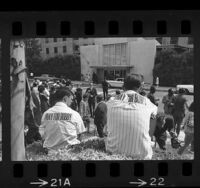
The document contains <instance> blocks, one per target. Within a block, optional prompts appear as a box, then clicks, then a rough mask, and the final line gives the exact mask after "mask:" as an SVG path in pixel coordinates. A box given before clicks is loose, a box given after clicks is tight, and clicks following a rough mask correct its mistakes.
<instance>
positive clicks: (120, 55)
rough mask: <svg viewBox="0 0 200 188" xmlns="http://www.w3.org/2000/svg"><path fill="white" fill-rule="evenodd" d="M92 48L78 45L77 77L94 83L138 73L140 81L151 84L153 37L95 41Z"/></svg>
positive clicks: (154, 49)
mask: <svg viewBox="0 0 200 188" xmlns="http://www.w3.org/2000/svg"><path fill="white" fill-rule="evenodd" d="M94 44H95V45H88V46H80V57H81V74H82V76H83V77H84V78H88V77H89V78H91V77H92V74H93V73H96V75H97V77H98V81H99V82H101V81H102V80H103V79H104V78H106V79H116V78H119V77H125V76H126V74H128V73H134V74H142V75H143V76H144V81H145V82H147V83H152V82H153V67H154V60H155V55H156V46H157V45H159V43H158V42H157V40H155V38H148V39H145V38H95V39H94Z"/></svg>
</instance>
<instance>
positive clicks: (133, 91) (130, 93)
mask: <svg viewBox="0 0 200 188" xmlns="http://www.w3.org/2000/svg"><path fill="white" fill-rule="evenodd" d="M140 88H141V78H140V76H137V75H129V76H127V77H126V78H125V80H124V90H125V92H124V93H122V94H121V95H120V97H119V99H117V100H116V99H114V100H109V101H108V102H107V107H108V114H107V133H108V136H107V139H106V150H107V151H108V152H111V153H120V154H125V155H127V156H132V157H134V156H137V157H140V158H141V159H151V158H152V154H153V152H152V148H151V138H150V135H149V129H150V118H151V117H155V116H156V114H157V106H155V105H154V104H153V103H151V102H150V100H149V99H148V98H147V97H144V96H142V95H140V94H139V90H140Z"/></svg>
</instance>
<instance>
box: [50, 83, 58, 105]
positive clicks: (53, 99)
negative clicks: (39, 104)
mask: <svg viewBox="0 0 200 188" xmlns="http://www.w3.org/2000/svg"><path fill="white" fill-rule="evenodd" d="M55 93H56V88H55V86H51V88H50V96H49V105H50V107H52V106H54V105H55V102H56V99H55Z"/></svg>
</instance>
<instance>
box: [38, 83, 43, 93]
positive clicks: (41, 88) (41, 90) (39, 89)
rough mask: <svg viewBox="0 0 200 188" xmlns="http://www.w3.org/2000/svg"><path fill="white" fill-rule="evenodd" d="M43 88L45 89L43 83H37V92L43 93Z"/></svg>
mask: <svg viewBox="0 0 200 188" xmlns="http://www.w3.org/2000/svg"><path fill="white" fill-rule="evenodd" d="M44 90H45V87H44V86H43V85H39V86H38V91H39V93H43V92H44Z"/></svg>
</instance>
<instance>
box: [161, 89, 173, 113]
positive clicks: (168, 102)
mask: <svg viewBox="0 0 200 188" xmlns="http://www.w3.org/2000/svg"><path fill="white" fill-rule="evenodd" d="M174 99H175V96H174V92H173V90H172V89H169V90H168V94H167V95H165V96H164V97H163V99H162V103H163V104H164V113H165V114H172V110H173V107H174Z"/></svg>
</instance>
